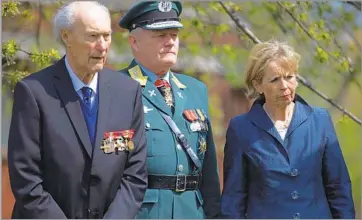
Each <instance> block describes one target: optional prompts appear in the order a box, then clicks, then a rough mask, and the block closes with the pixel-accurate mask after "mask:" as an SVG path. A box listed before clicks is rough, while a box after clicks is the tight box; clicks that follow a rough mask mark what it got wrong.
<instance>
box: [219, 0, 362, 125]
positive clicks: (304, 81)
mask: <svg viewBox="0 0 362 220" xmlns="http://www.w3.org/2000/svg"><path fill="white" fill-rule="evenodd" d="M219 4H220V5H221V6H222V7H223V8H224V10H225V12H226V13H227V14H228V15H229V16H230V18H231V19H232V20H233V21H234V22H235V24H236V26H237V27H238V28H240V29H241V31H242V32H244V33H245V34H246V35H247V36H248V37H249V38H250V39H251V40H252V41H253V42H254V43H255V44H258V43H261V41H260V40H259V39H258V38H257V37H256V36H255V35H254V33H253V32H252V31H251V30H249V29H248V28H247V27H246V25H245V24H242V22H241V21H240V19H239V18H238V16H237V15H236V14H235V13H234V12H233V11H232V10H230V9H229V8H228V7H227V6H226V5H225V4H224V3H223V2H222V1H219ZM297 79H298V81H299V82H300V83H301V84H303V85H304V86H305V87H307V88H308V89H310V90H311V91H313V92H314V93H315V94H317V95H318V96H319V97H321V98H322V99H324V100H326V101H327V102H329V103H330V104H331V105H333V106H334V107H336V108H337V109H338V110H340V111H341V112H342V113H343V114H345V115H347V116H348V117H350V118H351V119H352V120H353V121H355V122H356V123H358V124H359V125H361V124H362V122H361V120H360V119H359V118H357V117H356V116H354V115H353V114H352V113H351V112H349V111H347V110H346V109H345V108H343V107H342V106H340V105H338V104H337V103H336V102H334V101H333V100H332V99H330V98H328V97H327V96H326V95H324V94H323V93H322V92H320V91H319V90H318V89H316V88H315V87H314V86H313V85H312V83H311V82H310V81H308V80H307V79H305V78H304V77H302V76H300V75H299V74H297Z"/></svg>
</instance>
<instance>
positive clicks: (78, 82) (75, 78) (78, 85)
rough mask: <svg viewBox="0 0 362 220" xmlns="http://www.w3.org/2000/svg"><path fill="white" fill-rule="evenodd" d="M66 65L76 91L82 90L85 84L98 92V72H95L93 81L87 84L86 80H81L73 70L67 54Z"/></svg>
mask: <svg viewBox="0 0 362 220" xmlns="http://www.w3.org/2000/svg"><path fill="white" fill-rule="evenodd" d="M65 67H66V68H67V70H68V72H69V76H70V79H71V80H72V83H73V87H74V89H75V91H77V92H78V91H79V90H81V89H82V88H83V87H84V86H87V87H89V88H91V89H92V90H93V92H94V93H97V84H98V73H96V74H94V76H93V79H92V80H91V82H90V83H89V84H88V85H86V84H85V83H84V82H82V80H80V79H79V78H78V76H77V75H75V73H74V72H73V69H72V67H70V65H69V62H68V58H67V56H65Z"/></svg>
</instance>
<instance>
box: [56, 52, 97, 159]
mask: <svg viewBox="0 0 362 220" xmlns="http://www.w3.org/2000/svg"><path fill="white" fill-rule="evenodd" d="M56 65H57V68H56V69H57V70H58V71H57V73H55V75H54V77H55V81H54V85H55V87H56V89H57V91H58V93H59V96H60V98H61V100H62V102H63V104H64V106H65V109H66V111H67V113H68V116H69V118H70V120H71V122H72V124H73V126H74V129H75V131H76V132H77V134H78V137H79V139H80V140H81V142H82V144H83V146H84V148H85V150H86V152H87V153H88V155H89V157H91V155H92V144H91V142H90V139H89V134H88V130H87V125H86V122H85V119H84V115H83V112H82V108H81V106H80V100H79V96H78V94H77V92H76V91H75V90H74V87H73V84H72V81H71V79H70V76H69V73H68V71H67V69H66V67H65V61H64V57H63V58H62V59H61V60H60V61H58V63H57V64H56ZM70 132H71V131H70Z"/></svg>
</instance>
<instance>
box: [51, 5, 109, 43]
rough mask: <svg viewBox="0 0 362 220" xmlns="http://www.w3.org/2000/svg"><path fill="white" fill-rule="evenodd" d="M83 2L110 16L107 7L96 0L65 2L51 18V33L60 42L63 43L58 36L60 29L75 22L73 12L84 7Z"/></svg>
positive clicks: (66, 27) (70, 26)
mask: <svg viewBox="0 0 362 220" xmlns="http://www.w3.org/2000/svg"><path fill="white" fill-rule="evenodd" d="M84 4H86V6H85V7H87V8H90V7H95V8H97V9H98V10H99V11H102V12H104V13H106V15H108V17H109V18H111V15H110V13H109V11H108V8H107V7H105V6H104V5H102V4H101V3H99V2H96V1H74V2H71V3H69V4H66V5H64V6H62V7H61V8H59V9H58V11H57V13H56V14H55V16H54V18H53V33H54V36H55V39H56V40H57V41H58V42H60V43H61V44H64V43H63V41H62V39H61V37H60V31H61V30H63V29H68V30H69V29H71V28H72V26H73V24H74V22H75V16H74V15H75V13H76V11H77V9H78V7H82V6H83V7H84Z"/></svg>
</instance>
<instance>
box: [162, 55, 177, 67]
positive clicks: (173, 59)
mask: <svg viewBox="0 0 362 220" xmlns="http://www.w3.org/2000/svg"><path fill="white" fill-rule="evenodd" d="M161 60H162V62H163V63H165V64H169V65H174V64H175V63H176V61H177V56H176V55H175V54H167V55H166V56H164V57H162V59H161Z"/></svg>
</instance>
